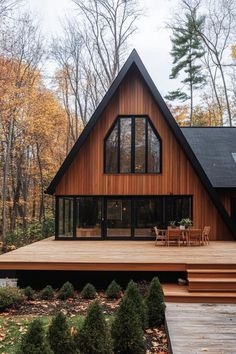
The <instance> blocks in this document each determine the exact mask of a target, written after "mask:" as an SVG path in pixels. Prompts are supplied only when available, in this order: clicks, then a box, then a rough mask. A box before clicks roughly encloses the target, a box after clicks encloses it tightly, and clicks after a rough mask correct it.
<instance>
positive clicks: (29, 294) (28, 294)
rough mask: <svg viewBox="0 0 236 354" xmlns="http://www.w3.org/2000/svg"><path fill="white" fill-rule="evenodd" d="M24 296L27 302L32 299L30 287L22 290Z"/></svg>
mask: <svg viewBox="0 0 236 354" xmlns="http://www.w3.org/2000/svg"><path fill="white" fill-rule="evenodd" d="M23 292H24V295H25V296H26V298H27V300H33V298H34V291H33V289H32V288H31V286H27V287H26V288H25V289H24V290H23Z"/></svg>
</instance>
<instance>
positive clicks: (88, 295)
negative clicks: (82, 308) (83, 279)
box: [81, 283, 97, 299]
mask: <svg viewBox="0 0 236 354" xmlns="http://www.w3.org/2000/svg"><path fill="white" fill-rule="evenodd" d="M96 294H97V292H96V289H95V287H94V286H93V284H90V283H88V284H86V285H85V286H84V288H83V290H82V291H81V296H82V298H83V299H95V297H96Z"/></svg>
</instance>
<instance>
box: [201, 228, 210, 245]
mask: <svg viewBox="0 0 236 354" xmlns="http://www.w3.org/2000/svg"><path fill="white" fill-rule="evenodd" d="M210 231H211V227H210V226H204V229H203V231H202V244H203V245H209V243H210V240H209V234H210Z"/></svg>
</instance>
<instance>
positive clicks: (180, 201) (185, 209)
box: [165, 196, 192, 225]
mask: <svg viewBox="0 0 236 354" xmlns="http://www.w3.org/2000/svg"><path fill="white" fill-rule="evenodd" d="M191 201H192V199H191V198H190V197H187V196H186V197H185V196H179V197H177V196H170V197H166V198H165V219H166V223H167V225H169V223H170V221H176V222H177V223H178V222H179V221H180V220H181V219H183V218H191V216H192V203H191Z"/></svg>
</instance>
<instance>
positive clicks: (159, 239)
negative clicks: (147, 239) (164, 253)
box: [154, 226, 167, 246]
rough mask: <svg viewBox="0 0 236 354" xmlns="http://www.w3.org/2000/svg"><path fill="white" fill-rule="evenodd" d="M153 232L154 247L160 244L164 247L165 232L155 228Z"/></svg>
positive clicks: (165, 241) (165, 240)
mask: <svg viewBox="0 0 236 354" xmlns="http://www.w3.org/2000/svg"><path fill="white" fill-rule="evenodd" d="M154 231H155V235H156V241H155V246H157V245H160V242H162V244H163V245H164V246H166V243H167V237H166V230H161V229H158V228H157V227H156V226H154Z"/></svg>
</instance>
